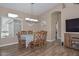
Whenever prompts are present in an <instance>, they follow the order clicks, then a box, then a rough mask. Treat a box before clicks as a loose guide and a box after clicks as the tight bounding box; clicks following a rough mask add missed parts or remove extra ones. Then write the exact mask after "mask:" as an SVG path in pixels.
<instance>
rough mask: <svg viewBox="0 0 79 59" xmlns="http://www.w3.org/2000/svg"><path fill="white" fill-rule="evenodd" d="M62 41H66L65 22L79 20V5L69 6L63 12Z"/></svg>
mask: <svg viewBox="0 0 79 59" xmlns="http://www.w3.org/2000/svg"><path fill="white" fill-rule="evenodd" d="M61 16H62V22H61V24H62V28H61V30H62V41H64V33H65V28H66V26H65V20H66V19H72V18H79V5H73V4H69V5H67V6H66V8H64V9H63V10H62V14H61Z"/></svg>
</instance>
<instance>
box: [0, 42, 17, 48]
mask: <svg viewBox="0 0 79 59" xmlns="http://www.w3.org/2000/svg"><path fill="white" fill-rule="evenodd" d="M17 43H18V42H13V43H9V44H4V45H0V47H4V46H8V45H13V44H17Z"/></svg>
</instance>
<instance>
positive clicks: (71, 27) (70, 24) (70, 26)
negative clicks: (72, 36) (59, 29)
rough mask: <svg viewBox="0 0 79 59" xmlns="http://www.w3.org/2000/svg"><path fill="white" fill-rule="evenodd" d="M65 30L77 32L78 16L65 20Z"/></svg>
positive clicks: (78, 30) (78, 25) (78, 28)
mask: <svg viewBox="0 0 79 59" xmlns="http://www.w3.org/2000/svg"><path fill="white" fill-rule="evenodd" d="M66 32H79V18H75V19H68V20H66Z"/></svg>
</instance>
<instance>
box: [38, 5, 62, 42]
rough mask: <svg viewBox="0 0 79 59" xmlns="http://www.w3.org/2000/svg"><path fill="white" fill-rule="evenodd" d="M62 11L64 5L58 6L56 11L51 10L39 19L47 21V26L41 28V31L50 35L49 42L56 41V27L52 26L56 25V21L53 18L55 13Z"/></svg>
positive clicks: (48, 36)
mask: <svg viewBox="0 0 79 59" xmlns="http://www.w3.org/2000/svg"><path fill="white" fill-rule="evenodd" d="M61 11H62V5H61V4H59V5H58V6H55V8H54V9H51V10H49V11H48V12H46V13H44V14H42V15H41V16H40V17H39V19H40V20H41V21H42V20H45V21H46V22H47V26H41V27H40V29H41V30H46V31H47V32H48V33H47V40H48V41H54V40H55V34H54V33H55V32H54V31H55V26H52V25H55V24H54V19H53V18H52V17H53V16H52V14H53V13H54V12H61ZM53 28H54V29H53Z"/></svg>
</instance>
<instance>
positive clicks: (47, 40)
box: [46, 40, 55, 42]
mask: <svg viewBox="0 0 79 59" xmlns="http://www.w3.org/2000/svg"><path fill="white" fill-rule="evenodd" d="M46 41H48V42H53V41H55V40H46Z"/></svg>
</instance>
